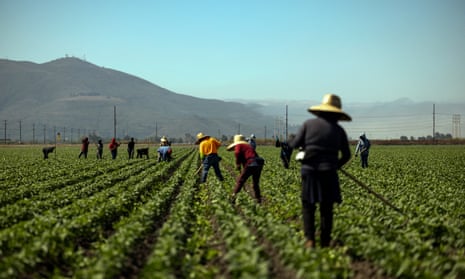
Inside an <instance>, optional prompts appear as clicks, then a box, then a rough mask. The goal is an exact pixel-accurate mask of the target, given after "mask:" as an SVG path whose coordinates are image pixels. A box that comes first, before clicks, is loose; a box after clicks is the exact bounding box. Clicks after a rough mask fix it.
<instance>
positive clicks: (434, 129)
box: [433, 104, 436, 144]
mask: <svg viewBox="0 0 465 279" xmlns="http://www.w3.org/2000/svg"><path fill="white" fill-rule="evenodd" d="M435 121H436V108H435V104H433V144H434V143H435V136H436V123H435Z"/></svg>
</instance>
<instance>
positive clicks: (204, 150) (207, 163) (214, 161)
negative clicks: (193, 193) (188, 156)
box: [195, 133, 224, 183]
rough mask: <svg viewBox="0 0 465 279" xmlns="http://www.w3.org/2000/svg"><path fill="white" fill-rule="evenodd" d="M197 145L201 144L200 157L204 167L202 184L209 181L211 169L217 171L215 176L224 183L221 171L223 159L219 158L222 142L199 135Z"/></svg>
mask: <svg viewBox="0 0 465 279" xmlns="http://www.w3.org/2000/svg"><path fill="white" fill-rule="evenodd" d="M195 144H199V157H200V160H201V161H202V165H203V169H202V177H201V179H200V182H201V183H205V182H206V181H207V175H208V170H209V169H210V167H213V169H214V170H215V175H216V177H217V178H218V180H220V181H223V180H224V178H223V175H222V174H221V170H220V161H221V157H220V156H218V148H220V146H221V142H220V141H218V140H217V139H215V138H214V137H210V136H207V135H204V134H203V133H198V134H197V141H196V142H195Z"/></svg>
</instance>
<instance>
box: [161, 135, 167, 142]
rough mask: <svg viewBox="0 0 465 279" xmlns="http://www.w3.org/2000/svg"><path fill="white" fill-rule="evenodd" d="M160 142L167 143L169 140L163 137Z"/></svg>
mask: <svg viewBox="0 0 465 279" xmlns="http://www.w3.org/2000/svg"><path fill="white" fill-rule="evenodd" d="M160 141H161V142H167V141H168V140H167V139H166V137H165V136H163V137H161V139H160Z"/></svg>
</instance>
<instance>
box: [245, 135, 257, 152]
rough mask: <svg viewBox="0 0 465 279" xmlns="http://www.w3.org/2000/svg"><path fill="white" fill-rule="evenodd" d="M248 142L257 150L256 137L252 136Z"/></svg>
mask: <svg viewBox="0 0 465 279" xmlns="http://www.w3.org/2000/svg"><path fill="white" fill-rule="evenodd" d="M247 142H248V143H249V144H250V145H251V146H252V148H253V149H254V150H255V149H256V148H257V142H256V141H255V135H254V134H251V135H250V138H248V139H247Z"/></svg>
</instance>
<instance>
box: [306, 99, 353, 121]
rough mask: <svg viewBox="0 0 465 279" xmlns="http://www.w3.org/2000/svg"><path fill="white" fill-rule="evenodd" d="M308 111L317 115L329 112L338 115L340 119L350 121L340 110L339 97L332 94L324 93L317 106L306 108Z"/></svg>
mask: <svg viewBox="0 0 465 279" xmlns="http://www.w3.org/2000/svg"><path fill="white" fill-rule="evenodd" d="M308 111H309V112H311V113H313V114H315V115H317V116H319V115H321V113H324V112H330V113H334V114H337V115H339V120H341V121H351V120H352V118H351V117H350V116H349V115H348V114H347V113H345V112H343V111H342V103H341V98H339V96H337V95H334V94H326V95H324V96H323V101H322V102H321V104H320V105H318V106H312V107H309V108H308Z"/></svg>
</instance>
